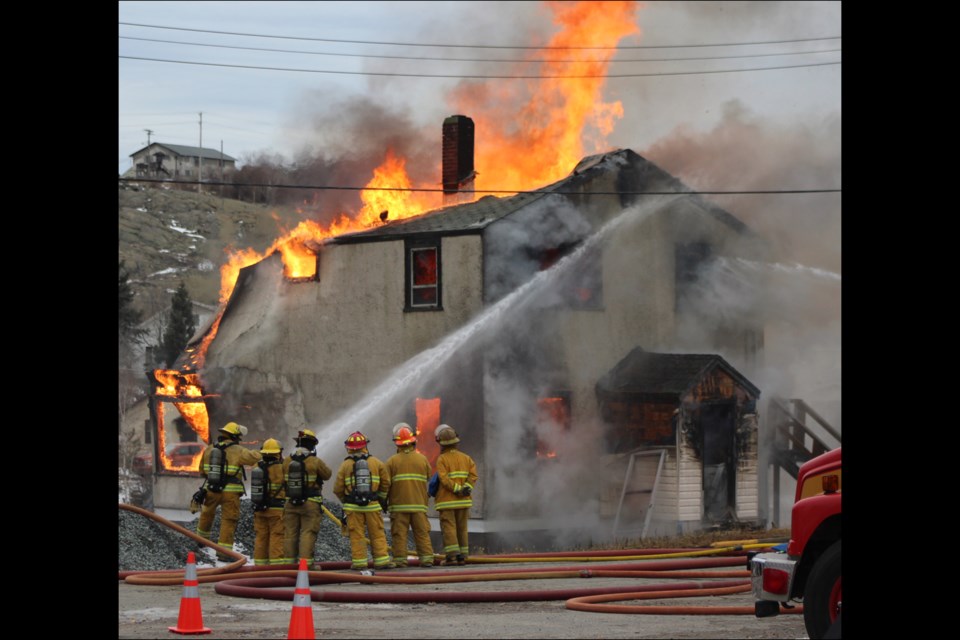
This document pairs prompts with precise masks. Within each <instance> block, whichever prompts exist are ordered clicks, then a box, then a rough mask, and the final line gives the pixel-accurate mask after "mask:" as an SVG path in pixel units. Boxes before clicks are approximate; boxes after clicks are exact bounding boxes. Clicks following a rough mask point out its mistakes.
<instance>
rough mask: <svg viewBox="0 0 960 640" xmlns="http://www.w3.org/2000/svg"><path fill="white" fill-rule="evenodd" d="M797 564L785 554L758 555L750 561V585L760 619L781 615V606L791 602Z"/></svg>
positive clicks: (756, 612)
mask: <svg viewBox="0 0 960 640" xmlns="http://www.w3.org/2000/svg"><path fill="white" fill-rule="evenodd" d="M796 568H797V562H796V560H791V559H790V558H789V557H788V556H787V555H786V554H783V553H758V554H757V555H755V556H753V557H752V558H751V559H750V583H751V586H752V588H753V597H754V598H755V599H756V602H755V603H754V613H755V614H756V616H757V617H758V618H766V617H769V616H775V615H777V614H779V613H780V604H781V603H786V602H787V601H789V600H790V593H791V589H792V588H793V579H794V576H795V575H796Z"/></svg>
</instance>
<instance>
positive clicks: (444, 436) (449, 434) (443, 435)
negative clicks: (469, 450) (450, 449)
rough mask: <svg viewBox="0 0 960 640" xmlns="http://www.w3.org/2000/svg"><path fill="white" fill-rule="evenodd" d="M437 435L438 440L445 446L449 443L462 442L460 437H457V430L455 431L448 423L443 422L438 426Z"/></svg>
mask: <svg viewBox="0 0 960 640" xmlns="http://www.w3.org/2000/svg"><path fill="white" fill-rule="evenodd" d="M436 437H437V442H439V443H440V444H441V445H443V446H447V445H448V444H457V443H458V442H460V438H458V437H457V432H456V431H454V430H453V427H451V426H450V425H448V424H442V425H440V426H439V427H437V434H436Z"/></svg>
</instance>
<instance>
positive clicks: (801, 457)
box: [761, 397, 841, 520]
mask: <svg viewBox="0 0 960 640" xmlns="http://www.w3.org/2000/svg"><path fill="white" fill-rule="evenodd" d="M766 418H767V419H766V426H765V428H764V431H763V433H764V438H763V441H764V443H765V447H766V450H767V451H769V452H770V453H769V458H768V460H767V462H768V465H766V466H767V467H768V469H767V470H769V471H772V473H773V503H774V506H773V511H774V514H779V513H780V475H781V474H780V471H781V470H782V471H785V472H786V473H787V474H789V475H790V477H791V478H793V479H794V480H796V478H797V475H798V474H799V472H800V466H801V465H802V464H803V463H804V462H806V461H807V460H810V459H811V458H814V457H816V456H818V455H820V454H821V453H826V452H827V451H830V450H831V449H835V448H837V447H839V446H840V443H841V440H840V432H838V431H837V430H836V429H834V428H833V426H832V425H830V423H828V422H827V421H826V420H824V419H823V418H822V417H821V416H820V415H819V414H818V413H817V412H816V411H814V410H813V408H812V407H811V406H810V405H808V404H807V403H806V402H804V401H803V400H801V399H799V398H789V399H787V398H779V397H773V398H771V399H770V402H769V403H768V405H767V412H766ZM761 486H765V481H764V480H763V479H761ZM774 520H776V515H775V516H774Z"/></svg>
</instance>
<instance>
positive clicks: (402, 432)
mask: <svg viewBox="0 0 960 640" xmlns="http://www.w3.org/2000/svg"><path fill="white" fill-rule="evenodd" d="M393 441H394V442H396V443H397V446H398V447H400V446H403V445H405V444H413V443H414V442H416V441H417V437H416V436H415V435H413V431H411V430H410V428H409V427H400V428H399V429H398V430H397V433H396V434H394V436H393Z"/></svg>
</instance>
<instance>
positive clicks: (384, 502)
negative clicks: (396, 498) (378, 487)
mask: <svg viewBox="0 0 960 640" xmlns="http://www.w3.org/2000/svg"><path fill="white" fill-rule="evenodd" d="M378 502H379V503H380V510H381V511H386V510H387V499H386V498H379V499H378Z"/></svg>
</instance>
